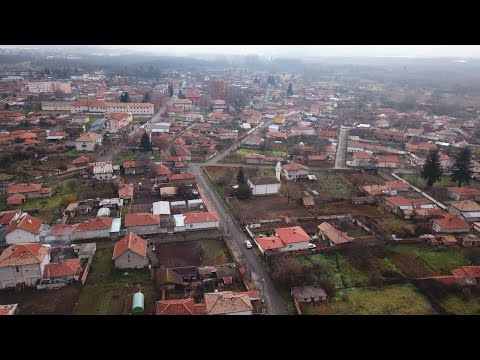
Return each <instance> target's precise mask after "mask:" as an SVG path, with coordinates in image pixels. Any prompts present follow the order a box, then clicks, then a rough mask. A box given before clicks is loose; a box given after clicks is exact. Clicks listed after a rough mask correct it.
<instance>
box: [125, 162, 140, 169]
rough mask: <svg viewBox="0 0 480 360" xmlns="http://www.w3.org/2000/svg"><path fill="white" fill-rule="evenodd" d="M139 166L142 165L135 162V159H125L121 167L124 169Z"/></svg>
mask: <svg viewBox="0 0 480 360" xmlns="http://www.w3.org/2000/svg"><path fill="white" fill-rule="evenodd" d="M139 166H142V164H140V163H138V162H136V161H133V160H129V161H125V162H124V163H123V167H124V168H125V169H129V168H136V167H139Z"/></svg>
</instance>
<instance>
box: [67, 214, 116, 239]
mask: <svg viewBox="0 0 480 360" xmlns="http://www.w3.org/2000/svg"><path fill="white" fill-rule="evenodd" d="M112 224H113V218H110V217H99V218H95V219H93V220H90V221H85V222H83V223H81V224H78V225H77V227H76V228H75V230H74V232H73V237H72V240H83V239H97V238H109V237H110V230H111V229H112Z"/></svg>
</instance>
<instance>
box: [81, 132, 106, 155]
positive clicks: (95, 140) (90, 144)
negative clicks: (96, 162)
mask: <svg viewBox="0 0 480 360" xmlns="http://www.w3.org/2000/svg"><path fill="white" fill-rule="evenodd" d="M97 144H98V145H101V144H102V136H101V135H99V134H95V133H92V132H88V133H86V134H85V135H82V136H80V137H79V138H77V139H76V140H75V147H76V149H77V151H95V145H97Z"/></svg>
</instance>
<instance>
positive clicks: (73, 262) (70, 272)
mask: <svg viewBox="0 0 480 360" xmlns="http://www.w3.org/2000/svg"><path fill="white" fill-rule="evenodd" d="M81 273H82V266H81V265H80V258H75V259H64V260H61V261H59V262H57V263H50V264H47V265H45V270H44V272H43V280H48V281H50V282H52V283H65V284H68V283H71V282H73V281H77V280H78V279H79V277H80V274H81Z"/></svg>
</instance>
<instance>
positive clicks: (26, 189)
mask: <svg viewBox="0 0 480 360" xmlns="http://www.w3.org/2000/svg"><path fill="white" fill-rule="evenodd" d="M52 193H53V191H52V189H51V188H43V187H42V184H25V183H20V184H14V185H10V186H9V187H8V189H7V194H8V195H9V196H11V195H14V194H21V195H23V196H24V197H25V198H26V199H36V198H44V197H50V196H52Z"/></svg>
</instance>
